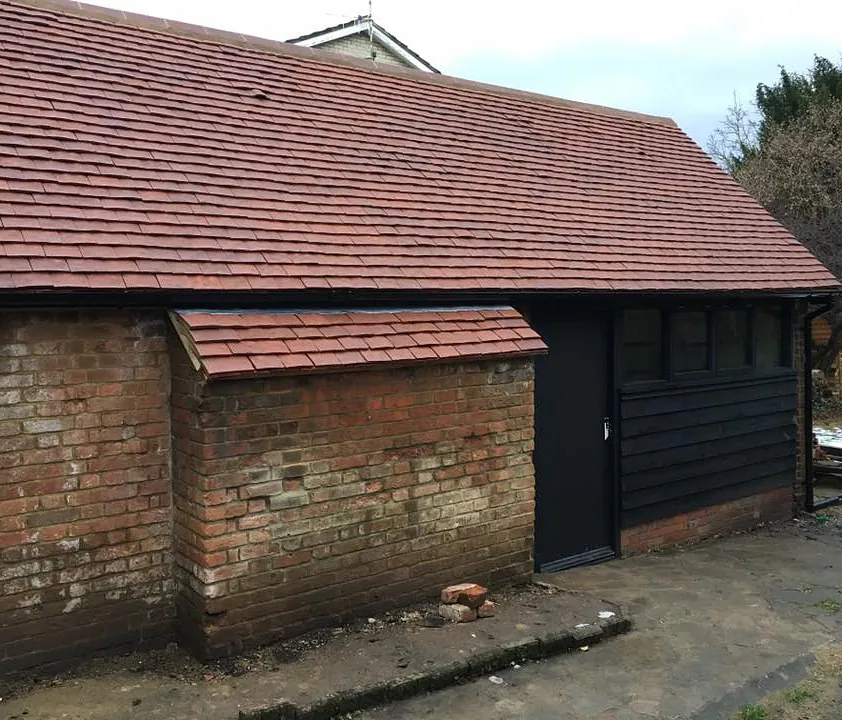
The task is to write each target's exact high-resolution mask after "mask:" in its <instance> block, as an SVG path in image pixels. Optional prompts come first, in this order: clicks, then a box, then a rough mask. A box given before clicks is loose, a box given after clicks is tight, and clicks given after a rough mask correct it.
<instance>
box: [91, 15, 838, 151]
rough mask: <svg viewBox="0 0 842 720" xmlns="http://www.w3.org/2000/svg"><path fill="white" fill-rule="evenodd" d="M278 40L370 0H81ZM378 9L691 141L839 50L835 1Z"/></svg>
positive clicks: (432, 44) (478, 71)
mask: <svg viewBox="0 0 842 720" xmlns="http://www.w3.org/2000/svg"><path fill="white" fill-rule="evenodd" d="M88 2H94V3H95V4H98V5H108V6H110V7H118V8H120V9H123V10H129V11H133V12H140V13H144V14H147V15H155V16H158V17H166V18H170V19H174V20H183V21H185V22H192V23H198V24H201V25H207V26H210V27H216V28H224V29H226V30H234V31H238V32H243V33H248V34H251V35H259V36H261V37H270V38H274V39H276V40H285V39H288V38H290V37H294V36H297V35H302V34H305V33H308V32H311V31H313V30H318V29H320V28H322V27H326V26H328V25H333V24H337V23H339V22H343V21H344V20H346V19H350V18H352V17H355V16H357V15H359V14H365V13H367V12H368V1H367V0H304V1H301V0H298V1H296V2H289V1H288V0H88ZM373 11H374V19H375V20H377V21H378V22H379V23H380V24H381V25H383V26H384V27H386V28H387V29H388V30H389V31H390V32H391V33H392V34H393V35H396V36H397V37H398V38H400V39H401V40H402V41H403V42H404V43H406V44H407V45H409V47H411V48H412V49H413V50H415V51H416V52H417V53H418V54H419V55H421V56H422V57H423V58H425V59H426V60H428V61H429V62H430V63H432V64H433V65H435V66H436V67H438V68H439V69H440V70H441V71H442V72H444V73H447V74H450V75H458V76H461V77H467V78H472V79H475V80H482V81H484V82H491V83H496V84H500V85H508V86H510V87H516V88H521V89H524V90H532V91H536V92H542V93H547V94H550V95H556V96H559V97H565V98H569V99H573V100H580V101H584V102H594V103H599V104H602V105H610V106H614V107H621V108H624V109H628V110H637V111H640V112H649V113H655V114H659V115H668V116H670V117H672V118H674V119H675V120H676V121H677V122H678V123H679V125H681V126H682V127H683V128H684V130H686V131H687V132H688V133H689V134H690V135H691V136H692V137H693V138H694V139H695V140H696V141H697V142H699V143H700V144H701V145H703V146H704V145H705V143H706V141H707V137H708V135H709V134H710V132H711V131H712V130H713V128H714V127H715V126H716V123H717V122H718V121H719V119H720V118H721V117H722V116H723V114H724V112H725V110H726V108H727V107H728V105H729V104H731V100H732V97H733V94H734V92H735V91H736V93H737V95H738V97H740V98H741V99H742V100H744V101H750V100H751V99H752V97H753V94H754V88H755V86H756V85H757V83H758V82H761V81H762V82H767V83H771V82H773V81H774V80H775V79H776V77H777V74H778V71H777V66H778V65H779V64H782V65H784V66H785V67H787V68H788V69H793V70H796V69H798V70H803V69H806V68H807V67H809V65H810V64H811V63H812V57H813V55H814V54H816V53H818V54H820V55H825V56H826V57H829V58H830V59H831V60H833V61H834V62H838V61H839V60H840V56H842V30H840V28H842V3H840V2H838V1H837V2H833V1H832V0H801V1H800V2H797V3H794V2H786V3H785V2H784V1H783V0H707V2H705V3H699V2H694V3H692V4H691V3H686V2H681V0H601V1H595V0H590V1H588V0H577V1H574V0H568V1H556V2H548V1H546V0H544V1H542V0H512V2H506V3H502V2H500V3H493V2H487V1H485V2H482V1H480V0H425V2H407V1H406V0H373Z"/></svg>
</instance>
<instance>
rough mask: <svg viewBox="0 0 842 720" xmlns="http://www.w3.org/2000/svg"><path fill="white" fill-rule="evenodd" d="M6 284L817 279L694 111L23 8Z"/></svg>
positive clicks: (815, 267)
mask: <svg viewBox="0 0 842 720" xmlns="http://www.w3.org/2000/svg"><path fill="white" fill-rule="evenodd" d="M0 97H2V102H0V289H5V290H12V291H15V290H19V291H33V290H50V291H52V290H88V289H93V290H129V291H155V290H161V289H163V290H168V291H204V290H223V291H224V290H235V291H252V290H254V291H267V290H276V291H290V290H292V291H294V290H302V289H316V288H325V289H353V290H390V291H398V290H410V291H412V290H415V291H417V290H424V291H435V290H443V291H461V290H470V291H478V290H483V291H498V290H499V291H539V290H546V291H584V290H592V291H695V292H715V291H737V290H739V291H752V290H753V291H769V292H773V291H780V292H785V291H786V292H791V291H805V292H806V291H815V290H827V289H836V288H837V283H836V281H835V280H834V279H833V277H832V275H831V274H830V273H829V272H828V271H827V270H826V269H825V268H824V267H823V266H822V265H821V264H820V263H819V262H818V261H817V260H816V259H815V258H814V257H813V256H812V255H811V254H810V253H809V252H808V251H807V250H806V249H805V248H804V247H802V246H801V245H800V244H798V243H797V242H796V241H795V240H794V239H793V238H792V237H791V235H790V234H789V233H788V232H787V231H786V230H785V229H784V228H783V227H781V226H780V225H779V224H778V223H776V222H775V221H774V220H773V219H772V218H771V217H770V216H769V215H768V214H767V213H766V212H765V211H764V210H763V209H762V208H760V207H759V206H758V205H757V204H756V203H755V202H754V200H752V199H751V198H750V197H749V196H748V195H747V194H746V193H745V192H743V191H742V190H741V189H740V188H739V187H738V186H737V185H736V184H735V183H734V182H733V181H732V180H731V179H730V178H729V177H728V175H726V174H725V173H724V172H722V171H721V170H720V169H719V168H717V167H716V166H715V164H714V163H713V162H712V161H711V160H710V159H709V158H708V157H707V156H706V155H705V154H704V153H703V152H702V150H701V149H699V148H698V147H697V146H696V145H695V144H694V143H693V142H692V141H691V140H690V139H689V138H688V137H687V136H686V135H685V134H684V133H683V132H682V131H681V130H679V129H678V128H677V127H676V126H675V125H674V124H673V123H672V122H671V121H669V120H665V119H663V118H655V117H650V116H643V115H636V114H633V113H624V112H620V111H611V110H606V109H603V108H597V107H593V106H586V105H581V104H576V103H571V102H565V101H561V100H556V99H553V98H547V97H544V96H538V95H532V94H529V93H523V92H518V91H512V90H506V89H504V88H496V87H492V86H487V85H481V84H478V83H472V82H468V81H463V80H458V79H454V78H448V77H445V76H439V75H433V74H430V73H423V72H421V71H413V70H405V69H401V68H394V67H385V66H378V65H376V64H374V63H371V62H370V61H362V60H356V59H354V58H345V57H342V56H339V55H335V54H332V53H324V52H320V51H317V50H312V49H309V48H300V47H296V46H291V45H288V44H285V43H278V42H274V41H264V40H258V39H253V38H245V37H243V36H240V35H235V34H232V33H224V32H219V31H214V30H208V29H206V28H198V27H193V26H183V25H180V24H177V23H170V22H167V21H163V20H156V19H154V18H143V17H140V16H131V15H127V14H125V13H122V12H119V11H111V10H106V9H102V8H93V7H90V6H82V5H79V4H77V3H70V2H59V1H53V0H0Z"/></svg>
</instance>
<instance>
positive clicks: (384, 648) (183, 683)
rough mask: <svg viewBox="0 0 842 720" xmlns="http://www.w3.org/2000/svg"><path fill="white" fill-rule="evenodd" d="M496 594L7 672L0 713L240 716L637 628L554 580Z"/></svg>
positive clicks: (5, 716)
mask: <svg viewBox="0 0 842 720" xmlns="http://www.w3.org/2000/svg"><path fill="white" fill-rule="evenodd" d="M491 599H493V600H494V602H495V603H496V604H497V613H496V615H495V616H494V617H491V618H484V619H481V620H477V621H476V622H472V623H464V624H461V623H460V624H455V625H454V624H449V623H444V621H443V620H442V619H441V618H440V617H439V615H438V613H437V609H438V605H437V604H421V605H417V606H415V607H413V608H410V609H405V610H402V611H398V612H394V613H389V614H385V615H381V616H378V617H369V618H362V619H360V620H357V621H355V622H353V623H350V624H347V625H345V626H342V627H336V628H330V629H325V630H322V631H319V632H314V633H309V634H307V635H304V636H301V637H299V638H295V639H293V640H290V641H287V642H283V643H279V644H276V645H273V646H270V647H267V648H263V649H261V650H258V651H255V652H251V653H248V654H245V655H242V656H239V657H236V658H231V659H228V660H223V661H215V662H209V663H205V664H203V663H200V662H197V661H196V660H194V659H192V658H191V657H190V656H189V655H187V654H186V653H184V652H183V651H181V650H180V649H179V648H177V647H176V646H174V645H173V646H171V647H169V648H167V649H165V650H161V651H158V652H145V653H135V654H133V655H128V656H124V657H116V658H110V659H100V660H91V661H89V662H86V663H84V664H82V665H80V666H79V667H77V668H76V669H74V670H73V671H71V672H66V673H63V674H61V675H54V676H50V677H38V676H35V675H30V676H28V677H24V678H19V679H17V680H15V681H12V682H6V683H4V687H3V688H2V689H0V698H2V700H0V720H115V719H117V718H131V720H158V719H159V718H166V719H167V720H173V719H184V720H207V719H208V718H214V720H216V719H217V718H218V719H219V720H225V719H226V718H230V719H232V720H233V718H236V717H238V714H239V713H240V712H241V711H246V712H253V711H256V710H258V709H261V708H266V707H272V706H277V705H278V703H280V702H282V701H286V702H292V703H295V704H296V705H298V706H306V705H309V704H312V703H315V702H318V701H320V700H323V699H324V698H326V697H328V696H331V695H333V696H335V695H336V694H342V693H352V692H355V691H359V690H360V689H363V688H371V687H373V686H375V685H380V686H384V685H385V686H387V687H388V686H391V685H394V684H400V682H401V681H406V679H407V678H415V677H428V676H430V675H435V673H436V672H439V671H442V670H444V669H447V668H449V667H453V666H454V665H455V664H457V665H459V666H460V667H463V666H465V667H467V665H465V664H466V663H470V662H473V661H476V662H480V658H487V657H489V656H490V655H492V654H493V655H494V656H495V657H498V656H499V657H500V659H501V661H502V662H503V663H504V665H508V664H509V661H510V658H509V656H508V650H506V648H515V647H519V646H521V645H522V644H523V643H526V642H535V643H537V641H536V640H535V638H539V637H544V636H547V637H558V636H559V635H561V636H564V637H569V638H570V641H571V642H574V643H575V641H576V637H584V636H588V634H589V633H590V634H591V635H593V636H594V638H595V639H597V637H596V636H597V635H600V634H601V633H602V632H603V628H605V627H608V626H609V625H611V626H613V625H617V627H618V628H620V627H622V629H628V628H627V624H626V623H625V621H623V620H622V615H621V612H620V609H619V608H618V607H617V606H616V605H614V604H612V603H610V602H607V601H605V600H602V599H600V598H599V597H596V596H590V595H586V594H584V593H579V592H575V591H564V590H560V589H558V588H556V587H555V586H552V585H541V584H530V585H524V586H519V587H511V588H507V589H505V588H504V589H500V590H497V591H495V592H493V593H491ZM606 633H607V631H606ZM608 634H610V633H608ZM483 662H485V661H483ZM480 672H481V670H480ZM474 674H476V673H474Z"/></svg>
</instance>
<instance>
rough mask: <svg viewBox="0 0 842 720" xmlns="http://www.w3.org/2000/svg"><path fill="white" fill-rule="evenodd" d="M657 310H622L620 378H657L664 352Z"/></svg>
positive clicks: (662, 365)
mask: <svg viewBox="0 0 842 720" xmlns="http://www.w3.org/2000/svg"><path fill="white" fill-rule="evenodd" d="M661 337H662V327H661V311H660V310H626V311H625V312H624V313H623V379H624V380H625V381H626V382H645V381H647V380H661V379H662V378H663V377H664V352H663V345H662V342H661Z"/></svg>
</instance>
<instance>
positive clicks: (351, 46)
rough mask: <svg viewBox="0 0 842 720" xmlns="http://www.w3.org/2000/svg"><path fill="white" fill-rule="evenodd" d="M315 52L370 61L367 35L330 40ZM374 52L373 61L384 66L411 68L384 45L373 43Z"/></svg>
mask: <svg viewBox="0 0 842 720" xmlns="http://www.w3.org/2000/svg"><path fill="white" fill-rule="evenodd" d="M315 49H316V50H329V51H330V52H335V53H342V54H343V55H351V56H353V57H358V58H364V59H366V60H370V59H371V44H370V42H369V40H368V35H367V34H366V35H362V34H359V33H358V34H356V35H350V36H348V37H344V38H339V39H338V40H331V41H330V42H327V43H324V44H323V45H317V46H316V48H315ZM374 51H375V52H376V53H377V57H376V58H375V60H376V61H377V62H379V63H384V64H386V65H400V66H401V67H411V66H410V65H409V64H408V63H406V62H404V60H403V59H402V58H400V57H398V56H397V55H395V53H393V52H392V51H391V50H389V48H387V47H386V46H385V45H381V44H380V43H379V42H377V41H376V40H375V41H374Z"/></svg>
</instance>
